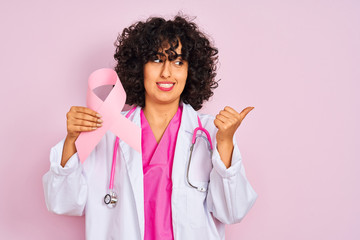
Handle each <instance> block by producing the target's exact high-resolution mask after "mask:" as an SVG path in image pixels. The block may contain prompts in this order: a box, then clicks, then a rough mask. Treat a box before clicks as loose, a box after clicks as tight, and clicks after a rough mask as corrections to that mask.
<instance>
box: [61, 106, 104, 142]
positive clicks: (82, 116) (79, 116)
mask: <svg viewBox="0 0 360 240" xmlns="http://www.w3.org/2000/svg"><path fill="white" fill-rule="evenodd" d="M66 118H67V138H68V139H69V140H72V141H74V142H75V141H76V139H77V138H78V137H79V135H80V133H81V132H89V131H94V130H96V129H97V128H99V127H101V126H102V124H101V123H102V120H101V116H100V114H98V113H97V112H95V111H93V110H91V109H90V108H87V107H75V106H72V107H71V108H70V111H69V112H68V113H67V114H66Z"/></svg>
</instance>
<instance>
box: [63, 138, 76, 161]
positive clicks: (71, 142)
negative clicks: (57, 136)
mask: <svg viewBox="0 0 360 240" xmlns="http://www.w3.org/2000/svg"><path fill="white" fill-rule="evenodd" d="M75 140H76V139H74V138H70V137H69V136H66V139H65V142H64V148H63V152H62V157H61V166H62V167H64V166H65V164H66V163H67V161H68V160H69V159H70V157H71V156H72V155H74V153H76V152H77V150H76V146H75Z"/></svg>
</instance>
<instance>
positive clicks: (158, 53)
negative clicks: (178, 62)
mask: <svg viewBox="0 0 360 240" xmlns="http://www.w3.org/2000/svg"><path fill="white" fill-rule="evenodd" d="M156 55H160V56H165V54H164V53H162V52H157V53H156ZM177 57H182V54H178V53H177Z"/></svg>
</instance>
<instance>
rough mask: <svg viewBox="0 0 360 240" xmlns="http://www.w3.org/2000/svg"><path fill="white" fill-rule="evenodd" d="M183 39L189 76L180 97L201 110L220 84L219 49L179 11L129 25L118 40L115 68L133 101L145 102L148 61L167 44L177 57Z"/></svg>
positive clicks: (183, 56)
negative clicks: (176, 13) (168, 18)
mask: <svg viewBox="0 0 360 240" xmlns="http://www.w3.org/2000/svg"><path fill="white" fill-rule="evenodd" d="M179 40H180V42H181V45H182V48H181V57H182V59H183V60H186V61H188V76H187V79H186V84H185V88H184V91H183V92H182V94H181V96H180V100H181V101H183V102H184V103H188V104H190V105H191V106H192V107H193V108H194V109H195V110H199V109H200V108H201V107H202V105H203V103H204V101H206V100H208V99H209V98H210V97H211V96H212V95H213V89H215V88H217V86H218V83H217V81H215V76H216V64H217V60H218V56H217V54H218V50H217V48H215V47H213V46H212V45H211V43H210V41H209V40H208V38H207V37H206V36H205V34H204V33H202V32H201V31H200V30H199V28H198V26H197V25H196V24H195V23H194V22H192V21H191V20H188V19H187V17H183V16H180V15H176V16H175V17H174V20H168V21H166V20H165V19H163V18H160V17H150V18H148V19H147V20H146V21H145V22H141V21H139V22H136V23H134V24H133V25H131V26H130V27H128V28H125V29H124V30H123V32H122V34H121V35H119V36H118V38H117V41H116V43H115V46H116V52H115V54H114V58H115V60H116V61H117V65H116V67H115V71H116V72H117V74H118V75H119V78H120V80H121V83H122V85H123V86H124V89H125V92H126V94H127V99H126V103H127V104H129V105H137V106H140V107H144V106H145V87H144V65H145V63H147V62H148V61H149V60H152V59H153V58H154V57H155V56H156V55H157V54H158V52H159V49H163V48H164V45H165V46H166V44H167V45H168V46H169V45H170V48H169V49H168V50H167V51H166V53H167V54H168V56H169V60H170V61H171V60H173V59H176V58H177V53H176V52H175V50H176V49H177V47H178V45H179Z"/></svg>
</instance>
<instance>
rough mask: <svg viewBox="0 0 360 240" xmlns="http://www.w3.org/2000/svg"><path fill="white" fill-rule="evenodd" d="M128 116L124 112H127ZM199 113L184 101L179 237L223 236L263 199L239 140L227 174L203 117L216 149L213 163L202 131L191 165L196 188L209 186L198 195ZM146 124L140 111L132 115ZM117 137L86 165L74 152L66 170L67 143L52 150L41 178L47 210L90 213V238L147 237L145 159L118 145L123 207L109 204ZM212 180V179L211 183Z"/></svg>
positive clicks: (178, 155) (176, 187) (176, 198)
mask: <svg viewBox="0 0 360 240" xmlns="http://www.w3.org/2000/svg"><path fill="white" fill-rule="evenodd" d="M123 114H126V113H125V112H123ZM197 115H198V114H197V112H196V111H195V110H194V109H193V108H192V107H191V106H190V105H188V104H183V113H182V118H181V125H180V128H179V133H178V137H177V142H176V149H175V156H174V163H173V171H172V183H173V188H172V195H171V207H172V220H173V221H172V222H173V231H174V239H175V240H193V239H194V240H195V239H196V240H202V239H204V240H205V239H206V240H212V239H214V240H215V239H216V240H218V239H225V225H224V224H232V223H237V222H240V221H241V219H242V218H243V217H244V216H245V215H246V213H247V212H248V211H249V210H250V208H251V207H252V205H253V204H254V202H255V200H256V198H257V194H256V193H255V191H254V190H253V188H252V187H251V185H250V184H249V182H248V180H247V179H246V175H245V169H244V166H243V164H242V160H241V155H240V152H239V149H238V146H237V144H236V141H235V138H234V150H233V155H232V162H231V167H229V168H228V169H226V167H225V165H224V164H223V162H222V161H221V159H220V156H219V153H218V151H217V149H216V137H215V136H216V132H217V128H216V127H215V125H214V122H213V121H214V117H212V116H210V115H203V114H199V117H200V120H201V122H202V124H203V127H204V128H206V129H207V130H208V131H209V133H210V136H211V140H212V142H213V145H214V151H213V155H212V158H211V159H210V152H209V149H208V142H207V140H206V136H205V134H204V133H202V132H200V131H198V135H200V136H201V137H199V138H197V142H196V144H195V147H194V151H193V156H192V160H191V168H190V173H189V176H190V181H191V183H192V184H193V185H196V186H204V187H208V190H207V192H199V191H198V190H196V189H194V188H192V187H190V186H189V184H188V183H187V181H186V170H187V164H188V161H189V153H190V145H191V138H192V135H193V131H194V129H195V128H196V127H198V120H197ZM129 119H130V120H132V121H133V122H134V123H135V124H136V125H138V126H140V125H141V121H140V107H137V109H136V110H135V112H134V113H133V114H132V115H131V116H130V118H129ZM115 138H116V136H115V135H114V134H113V133H111V132H110V131H108V132H107V133H106V134H105V136H104V137H103V138H102V139H101V141H100V142H99V144H98V145H97V146H96V148H95V149H94V151H92V153H91V154H90V156H89V157H88V159H87V160H86V161H85V162H84V163H83V164H81V163H80V161H79V158H78V155H77V154H76V153H75V154H74V155H73V156H72V157H71V158H70V159H69V161H68V162H67V163H66V165H65V167H64V168H63V167H61V165H60V162H61V155H62V150H63V145H64V140H63V141H61V142H59V143H58V144H57V145H56V146H54V147H53V148H52V149H51V153H50V163H51V166H50V170H49V171H48V172H47V173H46V174H45V175H44V176H43V185H44V193H45V200H46V205H47V208H48V209H49V211H51V212H54V213H56V214H66V215H73V216H80V215H82V214H85V218H86V239H89V240H99V239H106V240H108V239H126V240H138V239H139V240H140V239H144V227H145V226H144V196H143V192H144V190H143V187H144V186H143V170H142V157H141V154H140V153H138V152H136V151H135V150H133V149H132V148H131V147H130V146H129V145H127V144H126V143H125V142H123V141H121V140H120V146H119V148H118V152H117V156H118V157H117V163H116V170H115V180H114V191H115V192H116V193H117V195H118V204H117V205H116V207H115V208H113V209H110V208H108V207H107V205H105V204H104V196H105V194H107V193H108V187H109V178H110V170H111V164H112V156H113V149H114V143H115ZM209 180H210V181H209Z"/></svg>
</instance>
